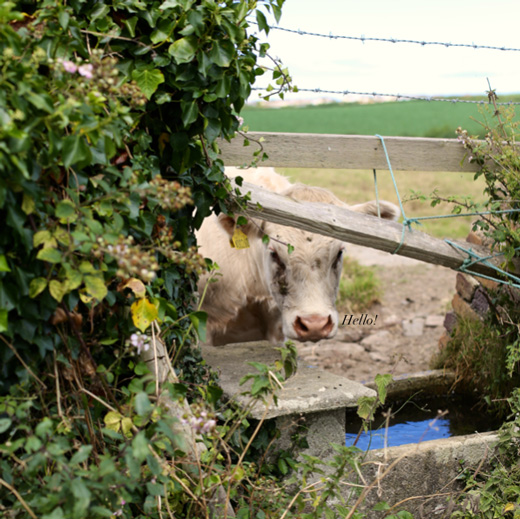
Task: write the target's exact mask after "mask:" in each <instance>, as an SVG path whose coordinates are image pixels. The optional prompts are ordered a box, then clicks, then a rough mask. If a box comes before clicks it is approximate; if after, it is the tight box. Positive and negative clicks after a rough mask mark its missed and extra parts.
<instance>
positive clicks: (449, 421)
mask: <svg viewBox="0 0 520 519" xmlns="http://www.w3.org/2000/svg"><path fill="white" fill-rule="evenodd" d="M383 412H387V411H383ZM385 426H386V417H385V416H383V414H382V413H379V414H377V415H376V418H375V420H374V422H373V423H372V430H371V431H370V430H369V431H368V432H366V433H365V432H362V433H361V435H360V437H359V440H358V442H357V443H356V446H357V447H359V448H360V449H362V450H368V449H381V448H383V447H384V445H385V435H386V437H387V446H388V447H396V446H398V445H405V444H414V443H419V442H423V441H427V440H438V439H440V438H450V437H452V436H460V435H463V434H473V433H474V432H486V431H493V430H496V429H498V426H499V422H498V421H496V420H495V419H493V417H491V416H490V415H489V414H487V413H486V411H485V410H484V411H483V410H481V409H478V408H477V407H476V402H475V401H473V400H471V398H468V397H467V396H453V397H449V398H430V399H428V400H422V401H420V402H415V401H407V402H405V403H394V404H392V417H391V418H390V422H389V427H388V428H386V427H385ZM360 428H361V420H360V418H359V417H358V416H357V415H356V414H355V413H352V414H350V413H349V414H347V427H346V435H345V436H346V445H347V446H350V445H353V444H354V441H355V439H356V437H357V435H358V432H359V430H360Z"/></svg>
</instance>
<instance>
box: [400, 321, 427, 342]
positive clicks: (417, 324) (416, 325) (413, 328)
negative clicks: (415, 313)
mask: <svg viewBox="0 0 520 519" xmlns="http://www.w3.org/2000/svg"><path fill="white" fill-rule="evenodd" d="M423 331H424V319H423V318H422V317H414V318H413V319H405V320H404V321H403V335H404V336H405V337H420V336H421V335H422V334H423Z"/></svg>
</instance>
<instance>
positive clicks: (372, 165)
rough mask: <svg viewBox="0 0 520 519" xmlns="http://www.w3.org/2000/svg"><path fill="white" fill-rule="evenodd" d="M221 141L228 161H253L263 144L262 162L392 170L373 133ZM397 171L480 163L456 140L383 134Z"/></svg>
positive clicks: (253, 135)
mask: <svg viewBox="0 0 520 519" xmlns="http://www.w3.org/2000/svg"><path fill="white" fill-rule="evenodd" d="M246 136H247V139H248V140H249V141H250V145H249V146H244V137H242V136H241V135H239V136H237V137H236V138H235V139H233V140H232V141H231V142H230V143H229V142H227V141H222V143H221V149H222V157H223V159H224V163H225V164H226V165H228V166H241V165H244V164H249V163H250V162H251V160H252V155H253V151H255V150H256V149H259V148H260V145H259V144H258V141H260V140H262V142H261V145H262V146H263V148H264V150H265V151H266V153H267V154H268V156H269V158H268V159H267V160H266V161H264V162H262V166H278V167H285V168H323V169H370V170H371V169H377V170H388V165H387V161H386V157H385V154H384V151H383V146H382V144H381V140H380V139H379V137H376V136H369V135H321V134H309V133H266V132H250V133H247V134H246ZM384 139H385V144H386V148H387V150H388V154H389V156H390V161H391V164H392V168H393V169H394V171H451V172H461V171H462V172H475V171H476V170H477V166H476V165H475V164H470V163H469V162H468V161H467V160H464V157H465V155H466V150H465V149H464V148H463V146H462V144H461V143H460V142H459V141H458V140H457V139H430V138H418V137H385V138H384Z"/></svg>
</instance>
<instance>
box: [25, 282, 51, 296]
mask: <svg viewBox="0 0 520 519" xmlns="http://www.w3.org/2000/svg"><path fill="white" fill-rule="evenodd" d="M46 287H47V280H46V279H45V278H34V279H33V280H32V281H31V283H30V285H29V297H30V298H31V299H34V298H35V297H36V296H38V295H39V294H41V293H42V292H43V291H44V290H45V288H46Z"/></svg>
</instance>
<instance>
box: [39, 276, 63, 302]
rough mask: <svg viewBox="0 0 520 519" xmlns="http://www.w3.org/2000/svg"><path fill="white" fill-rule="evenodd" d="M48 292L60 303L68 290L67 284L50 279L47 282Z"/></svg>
mask: <svg viewBox="0 0 520 519" xmlns="http://www.w3.org/2000/svg"><path fill="white" fill-rule="evenodd" d="M40 279H41V278H40ZM49 292H50V293H51V296H52V297H54V299H56V301H58V303H61V300H62V299H63V296H64V295H65V294H66V293H67V292H68V287H67V284H66V283H61V282H59V281H58V280H57V279H52V280H51V281H50V283H49Z"/></svg>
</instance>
